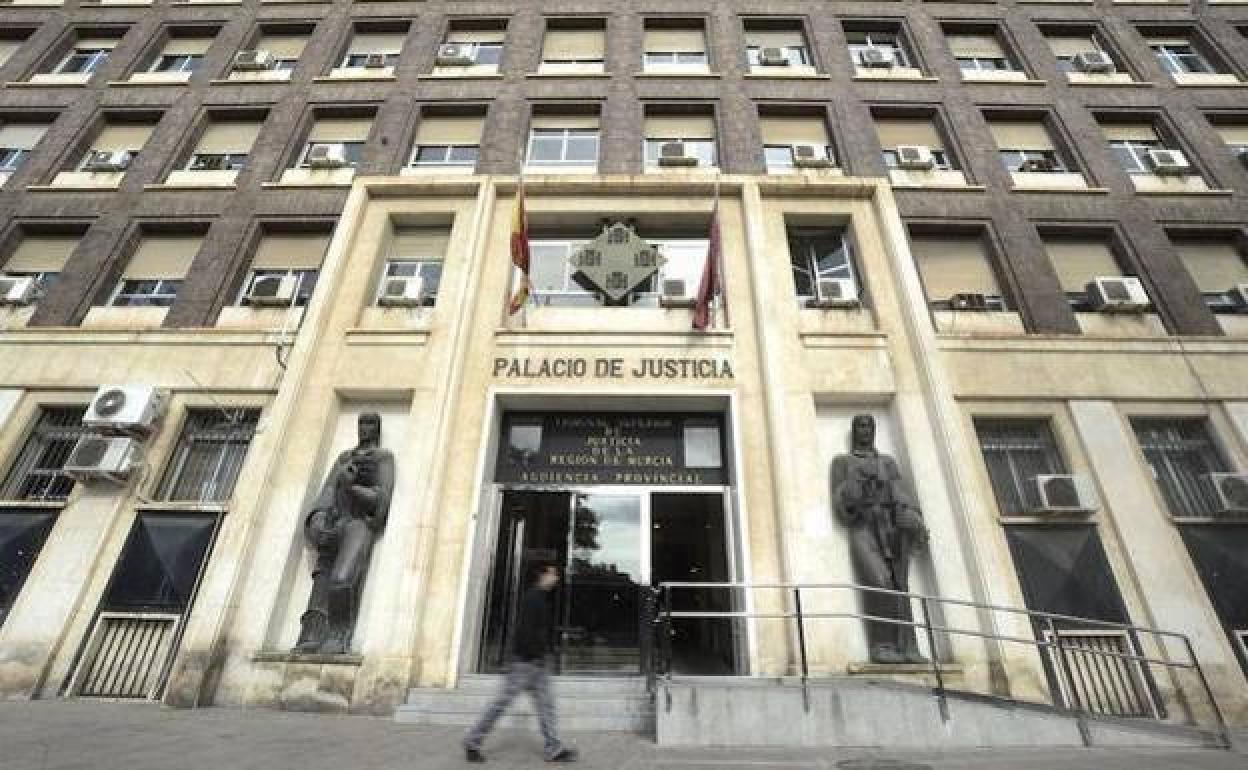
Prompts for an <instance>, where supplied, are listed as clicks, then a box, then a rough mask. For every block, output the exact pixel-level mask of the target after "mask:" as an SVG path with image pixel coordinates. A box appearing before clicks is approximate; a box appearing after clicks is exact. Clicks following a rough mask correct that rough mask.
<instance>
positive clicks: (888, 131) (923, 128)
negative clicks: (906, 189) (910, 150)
mask: <svg viewBox="0 0 1248 770" xmlns="http://www.w3.org/2000/svg"><path fill="white" fill-rule="evenodd" d="M875 127H876V131H877V132H878V133H879V136H880V147H881V148H882V150H883V154H884V164H885V165H886V166H888V167H889V168H890V169H895V168H901V167H902V165H903V164H902V163H901V159H900V157H899V156H898V154H897V148H898V147H903V146H919V147H926V148H927V149H928V151H929V152H930V153H931V155H932V164H933V165H932V168H934V169H936V170H938V171H950V170H953V169H954V168H955V166H954V165H953V162H952V160H951V158H950V157H949V155H948V154H947V153H946V152H945V150H944V139H942V138H941V135H940V132H939V130H938V129H937V128H936V124H935V122H934V121H933V119H932V118H930V117H928V118H910V117H880V118H877V119H876V121H875Z"/></svg>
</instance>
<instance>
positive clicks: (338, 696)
mask: <svg viewBox="0 0 1248 770" xmlns="http://www.w3.org/2000/svg"><path fill="white" fill-rule="evenodd" d="M363 660H364V659H363V657H362V656H360V655H320V654H304V653H297V652H280V651H273V652H258V653H256V654H255V655H254V656H252V661H253V662H254V663H256V664H257V665H259V666H262V667H265V668H269V669H270V671H272V673H273V674H274V675H275V676H276V677H277V678H278V679H279V680H280V685H279V687H278V692H277V693H276V697H277V703H276V704H275V705H277V706H278V707H279V708H281V709H284V710H286V711H314V712H319V713H329V714H346V713H347V712H348V711H349V710H350V707H351V697H352V694H353V693H354V692H355V679H356V676H357V674H359V671H360V664H361V663H362V662H363Z"/></svg>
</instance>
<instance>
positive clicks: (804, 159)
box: [793, 144, 832, 168]
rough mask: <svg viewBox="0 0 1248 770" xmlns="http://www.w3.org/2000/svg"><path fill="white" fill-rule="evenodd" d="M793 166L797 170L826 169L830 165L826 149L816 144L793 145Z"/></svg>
mask: <svg viewBox="0 0 1248 770" xmlns="http://www.w3.org/2000/svg"><path fill="white" fill-rule="evenodd" d="M793 165H794V166H797V167H798V168H828V167H830V166H831V165H832V160H831V158H829V157H828V150H827V148H826V147H820V146H819V145H817V144H795V145H793Z"/></svg>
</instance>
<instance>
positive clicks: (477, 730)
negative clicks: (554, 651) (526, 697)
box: [464, 660, 563, 759]
mask: <svg viewBox="0 0 1248 770" xmlns="http://www.w3.org/2000/svg"><path fill="white" fill-rule="evenodd" d="M523 690H528V691H529V693H530V694H531V695H532V696H533V703H534V705H535V706H537V722H538V725H539V726H540V727H541V730H542V740H543V741H544V742H545V744H546V746H545V754H546V758H547V759H550V758H551V757H553V756H554V755H556V754H558V753H559V751H560V750H561V749H562V748H563V745H562V744H561V743H559V737H558V736H557V735H556V734H555V702H554V699H553V698H551V695H550V674H548V673H546V664H545V662H544V661H541V660H536V661H533V660H513V661H512V662H511V666H510V667H509V668H508V669H507V678H506V679H505V680H504V681H503V691H502V692H501V693H500V694H499V695H498V696H497V697H496V698H494V700H493V701H492V702H491V703H490V705H489V706H487V707H486V709H485V713H483V714H482V715H481V718H480V719H479V720H477V724H476V725H475V726H474V727H473V728H472V730H470V731H469V732H468V735H467V737H465V738H464V747H465V748H469V749H480V748H481V742H482V741H484V740H485V736H486V735H489V733H490V730H491V729H493V727H494V723H495V722H497V721H498V719H499V717H501V716H502V715H503V712H504V711H506V710H507V707H508V706H509V705H511V702H512V701H513V700H515V698H516V696H517V695H519V694H520V693H521V691H523Z"/></svg>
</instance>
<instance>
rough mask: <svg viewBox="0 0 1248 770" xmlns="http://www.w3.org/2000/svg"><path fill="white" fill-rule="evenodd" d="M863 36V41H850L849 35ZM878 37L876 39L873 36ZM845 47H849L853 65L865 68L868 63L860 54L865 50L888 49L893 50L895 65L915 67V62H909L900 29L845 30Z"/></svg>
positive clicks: (908, 53) (908, 55)
mask: <svg viewBox="0 0 1248 770" xmlns="http://www.w3.org/2000/svg"><path fill="white" fill-rule="evenodd" d="M857 35H862V36H863V42H861V43H856V42H851V41H850V38H851V36H857ZM877 36H878V37H879V38H880V40H879V41H877V40H876V39H875V38H876V37H877ZM845 42H846V47H847V48H848V49H849V57H850V60H851V61H852V62H853V63H854V66H855V67H858V68H863V69H866V68H868V65H867V64H866V63H864V62H863V61H862V54H863V52H864V51H867V50H872V49H875V50H889V51H892V52H893V59H894V60H895V61H896V66H898V67H905V68H915V66H916V65H915V64H914V63H912V62H911V59H910V52H909V50H907V48H906V44H905V41H904V40H903V39H902V33H901V31H900V30H898V31H896V32H889V31H886V30H856V29H854V30H846V31H845Z"/></svg>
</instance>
